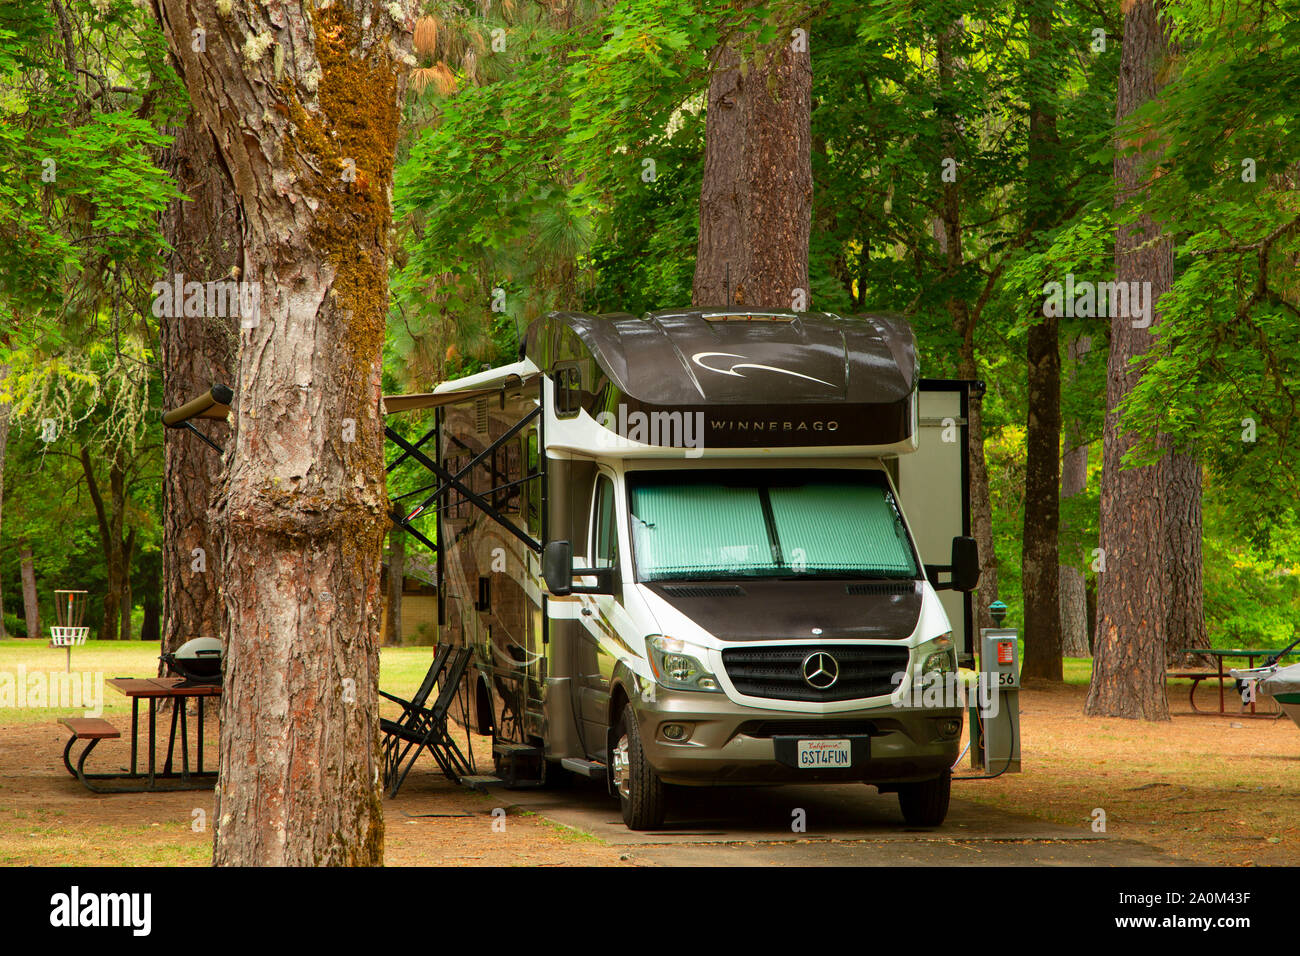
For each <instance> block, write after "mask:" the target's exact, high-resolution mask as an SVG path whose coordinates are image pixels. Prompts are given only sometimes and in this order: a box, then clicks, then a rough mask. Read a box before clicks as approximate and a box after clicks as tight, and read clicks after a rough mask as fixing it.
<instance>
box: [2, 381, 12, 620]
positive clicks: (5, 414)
mask: <svg viewBox="0 0 1300 956" xmlns="http://www.w3.org/2000/svg"><path fill="white" fill-rule="evenodd" d="M8 377H9V369H8V367H7V366H0V382H3V381H4V380H5V379H6V378H8ZM9 410H10V406H9V403H8V402H3V403H0V507H3V504H4V498H5V454H6V452H7V451H8V448H9ZM0 527H3V523H2V522H0ZM8 636H9V635H8V634H7V633H5V605H4V593H3V591H0V637H8Z"/></svg>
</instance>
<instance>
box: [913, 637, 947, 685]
mask: <svg viewBox="0 0 1300 956" xmlns="http://www.w3.org/2000/svg"><path fill="white" fill-rule="evenodd" d="M916 659H917V661H919V662H920V668H919V670H918V673H919V674H920V676H921V677H928V676H929V675H930V674H946V673H951V672H955V671H956V670H957V648H956V647H954V646H953V643H952V631H949V632H948V633H947V634H941V635H940V636H939V637H936V638H935V639H934V640H932V641H926V642H925V643H924V644H921V645H918V646H917V648H916Z"/></svg>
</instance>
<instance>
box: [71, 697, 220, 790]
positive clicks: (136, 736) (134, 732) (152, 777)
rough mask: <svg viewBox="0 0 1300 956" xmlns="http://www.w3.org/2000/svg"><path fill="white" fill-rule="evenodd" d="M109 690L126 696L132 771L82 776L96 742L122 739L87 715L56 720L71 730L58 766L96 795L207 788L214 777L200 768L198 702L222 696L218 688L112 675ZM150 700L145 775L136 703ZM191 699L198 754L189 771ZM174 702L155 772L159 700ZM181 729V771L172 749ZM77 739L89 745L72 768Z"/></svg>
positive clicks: (201, 740)
mask: <svg viewBox="0 0 1300 956" xmlns="http://www.w3.org/2000/svg"><path fill="white" fill-rule="evenodd" d="M107 683H108V685H109V686H110V687H112V688H113V689H114V690H117V691H119V692H120V693H122V694H125V695H126V696H127V697H130V698H131V769H130V771H129V772H127V773H87V772H86V770H85V764H86V758H87V757H88V756H89V755H90V752H91V751H92V750H94V749H95V747H96V745H97V744H98V743H99V742H100V741H101V740H106V739H113V738H117V737H121V736H122V735H121V733H119V732H118V731H117V729H116V728H115V727H114V726H113V725H112V724H110V723H109V722H108V721H106V720H102V719H100V718H92V717H68V718H64V719H63V720H61V721H60V723H62V724H64V725H65V726H67V727H68V729H69V730H71V731H72V737H71V738H70V739H69V740H68V744H67V746H66V747H65V748H64V750H63V764H64V766H65V767H67V768H68V773H70V774H72V775H73V776H74V777H76V778H77V779H78V780H80V781H81V782H82V784H83V785H85V787H86V788H87V789H89V790H93V791H95V792H96V793H136V792H141V791H164V790H200V789H206V788H208V787H211V786H212V785H213V784H214V783H215V782H216V778H217V774H216V772H215V771H210V772H205V771H204V770H203V709H204V708H203V701H204V699H206V698H209V697H219V696H220V695H221V685H220V684H193V683H189V682H188V681H186V680H185V679H184V678H180V677H114V678H111V679H110V680H109V681H108V682H107ZM142 698H143V699H145V700H147V701H148V702H149V772H148V773H140V772H139V771H138V757H139V750H140V700H141V699H142ZM190 698H198V700H199V707H198V717H199V719H198V752H197V758H198V760H197V767H196V769H195V770H194V771H193V772H191V771H190V753H189V721H188V718H187V716H186V703H187V701H188V700H189V699H190ZM162 700H170V701H172V702H173V704H174V706H173V707H172V720H171V731H170V734H169V737H168V740H167V759H166V761H165V762H164V764H163V769H162V771H161V772H158V770H157V765H156V760H157V756H156V752H157V747H156V742H157V725H158V702H159V701H162ZM178 723H179V725H180V738H181V769H180V771H179V772H176V771H174V770H173V769H172V761H173V756H174V754H175V750H176V728H177V724H178ZM78 740H85V741H88V743H87V745H86V748H85V750H83V751H82V752H81V755H80V756H79V758H78V760H77V765H76V767H75V768H74V767H73V765H72V761H71V759H70V758H71V753H72V746H73V744H75V743H76V742H77V741H78ZM105 780H115V781H119V782H120V783H119V784H118V785H115V786H111V787H101V786H96V783H95V782H96V781H105Z"/></svg>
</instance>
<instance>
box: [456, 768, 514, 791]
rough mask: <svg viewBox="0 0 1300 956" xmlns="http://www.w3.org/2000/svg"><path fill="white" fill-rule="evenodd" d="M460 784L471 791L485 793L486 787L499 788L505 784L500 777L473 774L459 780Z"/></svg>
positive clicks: (487, 774) (488, 774)
mask: <svg viewBox="0 0 1300 956" xmlns="http://www.w3.org/2000/svg"><path fill="white" fill-rule="evenodd" d="M460 782H461V783H463V784H464V785H465V786H467V787H469V788H470V789H471V790H481V791H483V792H485V793H486V792H487V788H488V787H499V786H501V785H503V784H504V783H505V781H504V780H502V779H501V778H500V777H498V776H495V775H493V774H490V773H480V774H473V775H471V776H465V777H461V778H460Z"/></svg>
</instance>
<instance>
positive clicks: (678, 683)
mask: <svg viewBox="0 0 1300 956" xmlns="http://www.w3.org/2000/svg"><path fill="white" fill-rule="evenodd" d="M645 644H646V650H648V651H649V652H650V667H651V669H652V670H653V671H654V674H655V680H656V681H658V682H659V683H660V684H661V685H662V686H664V687H668V688H671V689H672V690H702V691H708V692H710V693H719V692H720V691H721V688H720V687H719V686H718V680H717V678H716V677H714V676H713V673H712V671H710V670H709V669H708V668H707V667H705V666H704V664H702V663H701V659H702V658H703V657H704V656H705V651H704V648H702V647H696V646H695V645H694V644H687V643H686V642H685V641H679V640H677V638H675V637H665V636H664V635H662V634H651V635H650V636H649V637H647V638H646V639H645Z"/></svg>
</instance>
